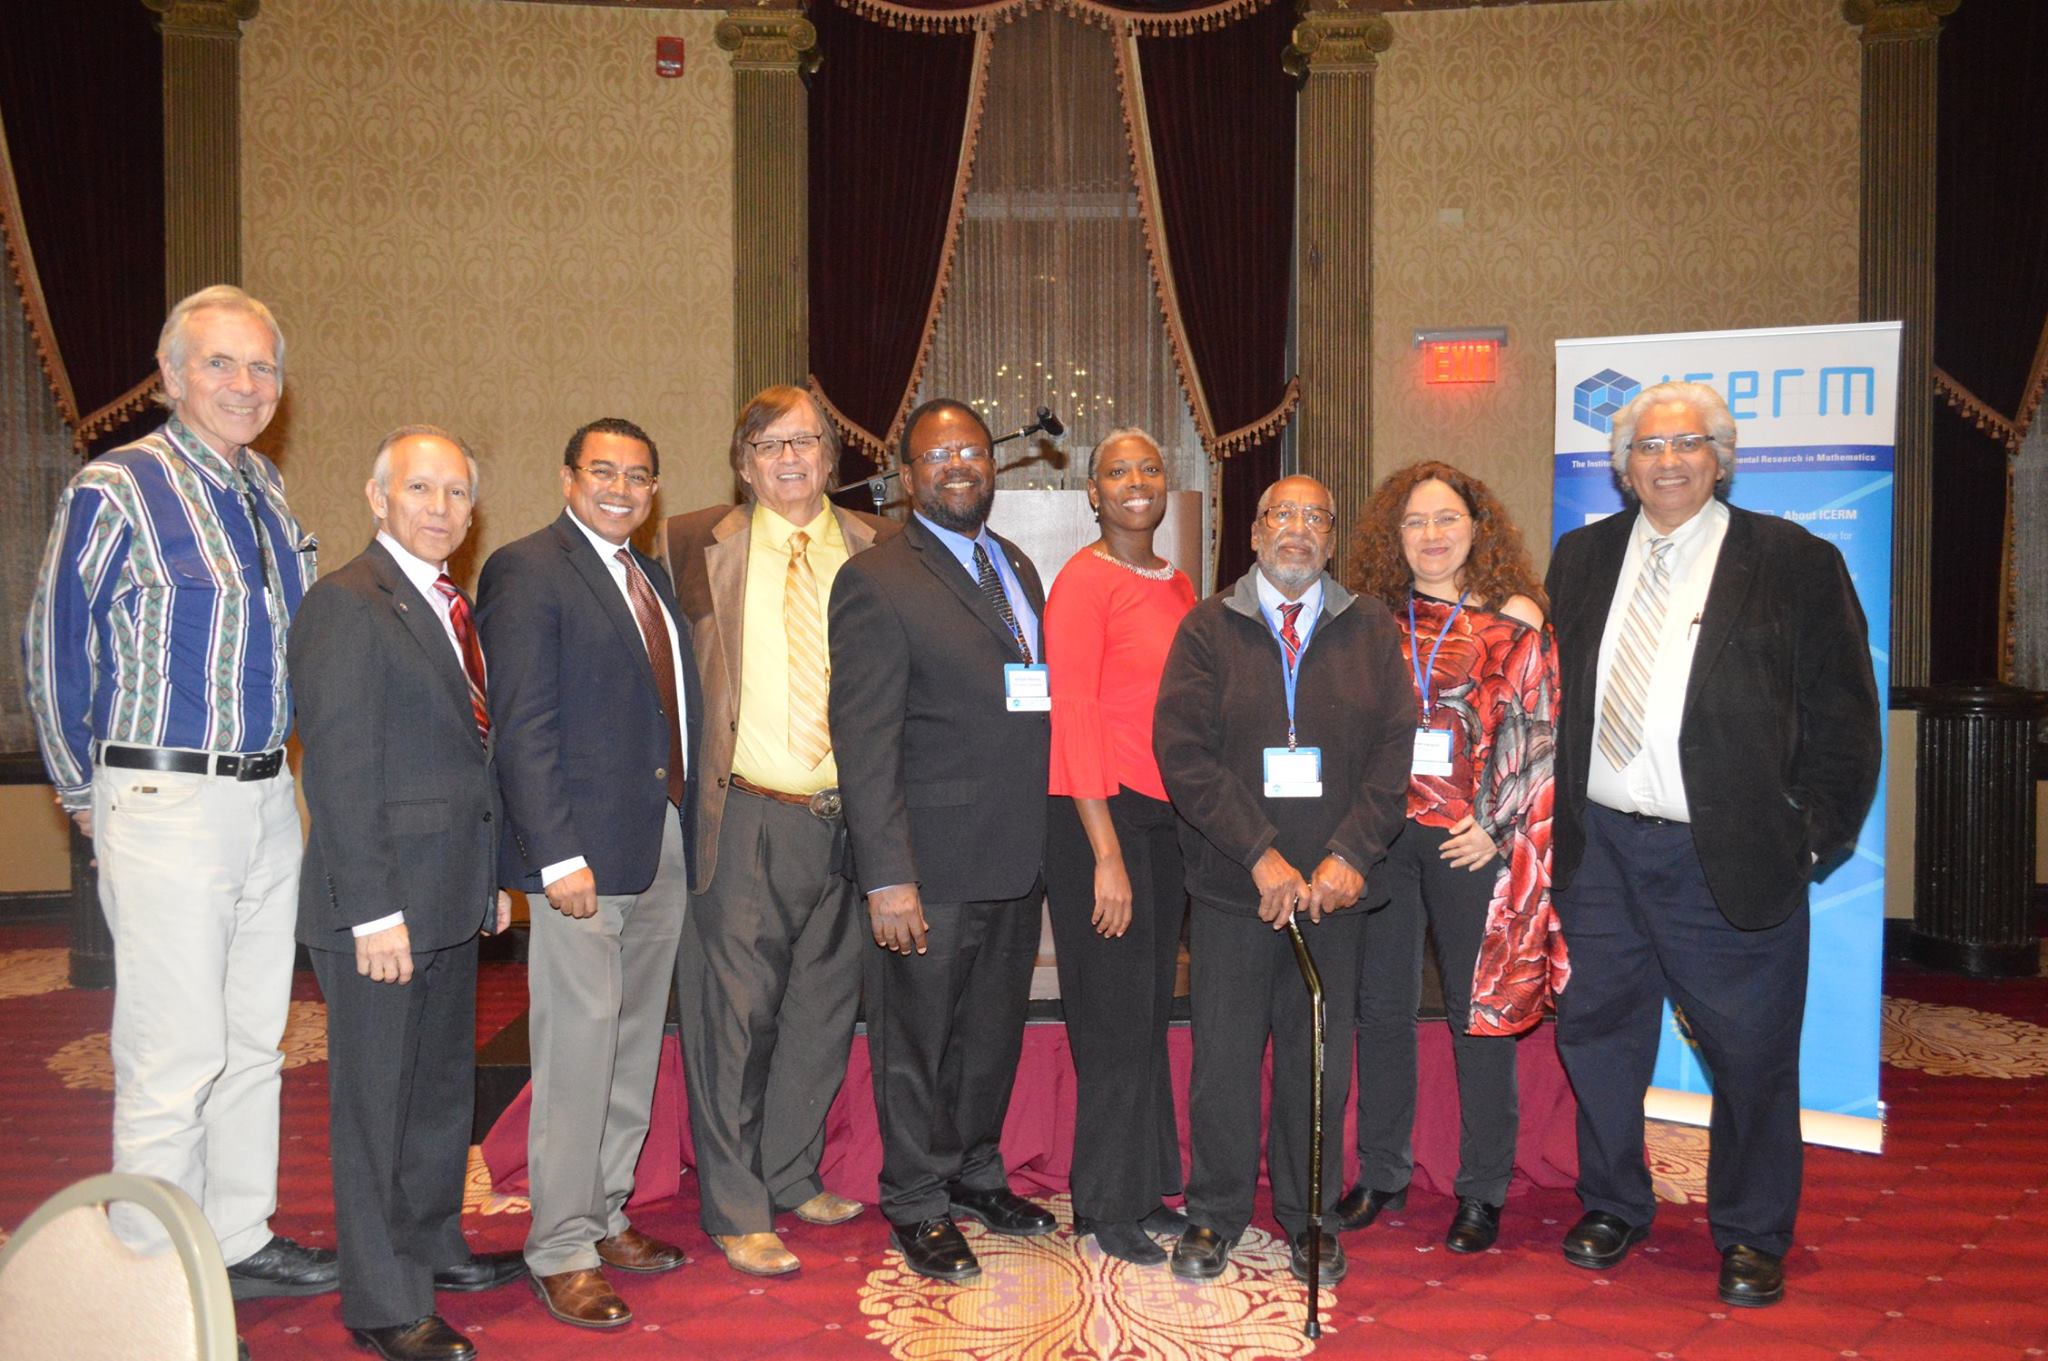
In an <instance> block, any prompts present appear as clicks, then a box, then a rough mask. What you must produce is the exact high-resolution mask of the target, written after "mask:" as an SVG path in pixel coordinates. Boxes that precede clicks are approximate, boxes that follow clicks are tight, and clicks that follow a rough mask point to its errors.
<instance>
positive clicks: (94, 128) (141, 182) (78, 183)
mask: <svg viewBox="0 0 2048 1361" xmlns="http://www.w3.org/2000/svg"><path fill="white" fill-rule="evenodd" d="M19 9H20V11H21V12H20V13H18V14H17V15H15V16H14V17H12V18H10V19H9V21H8V23H7V29H6V38H5V40H4V41H0V120H4V122H5V124H6V135H7V148H8V152H9V158H10V159H11V161H12V162H13V166H14V178H15V186H16V191H17V196H18V202H19V205H20V211H21V218H20V221H19V222H16V223H12V224H10V225H11V226H12V227H13V228H14V230H16V231H18V232H20V233H21V234H22V235H25V236H26V238H27V241H28V245H29V248H30V250H31V251H32V252H33V253H34V257H35V267H36V276H37V279H38V281H39V282H40V285H41V290H40V291H41V295H42V299H43V303H44V306H45V316H43V317H37V316H34V315H33V314H32V315H31V325H34V326H36V327H37V328H38V330H39V331H40V330H42V329H43V327H44V326H45V325H47V328H48V334H46V335H44V336H43V340H44V343H46V344H52V345H54V347H55V349H56V351H57V353H58V354H59V355H60V356H61V358H62V363H63V370H64V372H65V374H66V375H68V377H69V380H70V388H71V397H72V401H73V404H74V407H75V410H72V411H67V412H66V413H65V416H66V419H67V421H76V420H78V419H90V418H91V417H92V415H93V414H94V413H96V412H99V411H101V410H102V409H103V408H106V407H107V406H109V404H111V403H114V402H116V401H118V400H119V399H120V398H121V397H122V396H123V395H124V394H127V393H129V392H130V391H131V390H133V389H134V388H135V386H136V385H137V384H138V383H140V382H142V381H144V380H146V379H147V378H148V377H149V376H150V375H151V374H152V373H153V372H154V371H155V364H154V362H153V361H152V360H151V358H150V355H151V352H152V351H153V350H155V348H156V336H157V330H158V328H159V327H160V326H162V324H163V317H164V158H163V146H164V131H163V40H162V38H161V37H160V36H159V35H158V33H157V28H156V17H155V16H154V15H152V14H151V13H150V12H149V11H148V10H146V9H145V8H143V6H142V5H141V4H139V3H137V0H65V3H62V4H35V5H23V6H20V7H19ZM138 417H139V419H138ZM128 420H129V424H131V425H138V426H139V425H141V424H146V423H149V422H151V421H153V420H154V417H153V415H152V414H151V413H150V412H149V410H148V409H147V408H146V407H145V408H141V409H140V410H139V411H130V412H129V413H128ZM122 433H123V432H122V430H121V429H120V428H119V426H118V425H117V426H116V427H115V428H113V429H108V430H101V431H99V432H97V437H96V438H95V439H94V440H93V444H94V445H95V446H96V447H106V446H108V445H109V444H111V443H112V442H113V441H114V437H117V436H119V435H120V434H122Z"/></svg>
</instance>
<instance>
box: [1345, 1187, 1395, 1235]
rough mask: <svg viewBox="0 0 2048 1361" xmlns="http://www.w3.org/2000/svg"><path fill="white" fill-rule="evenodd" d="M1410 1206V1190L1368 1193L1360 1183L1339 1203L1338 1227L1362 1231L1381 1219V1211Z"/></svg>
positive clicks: (1346, 1193)
mask: <svg viewBox="0 0 2048 1361" xmlns="http://www.w3.org/2000/svg"><path fill="white" fill-rule="evenodd" d="M1407 1204H1408V1188H1407V1187H1405V1186H1404V1187H1402V1188H1401V1189H1400V1190H1398V1191H1368V1190H1367V1189H1366V1188H1365V1183H1364V1182H1360V1183H1359V1184H1358V1185H1356V1186H1354V1187H1352V1188H1351V1189H1350V1190H1349V1191H1346V1192H1345V1193H1344V1198H1343V1199H1342V1200H1339V1201H1338V1202H1337V1227H1338V1228H1340V1229H1362V1228H1364V1227H1365V1226H1366V1225H1368V1224H1370V1223H1372V1222H1373V1221H1374V1220H1375V1219H1378V1218H1379V1217H1380V1211H1381V1210H1398V1209H1401V1208H1402V1207H1404V1206H1406V1205H1407Z"/></svg>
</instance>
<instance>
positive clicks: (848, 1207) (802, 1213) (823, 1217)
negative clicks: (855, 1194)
mask: <svg viewBox="0 0 2048 1361" xmlns="http://www.w3.org/2000/svg"><path fill="white" fill-rule="evenodd" d="M865 1209H867V1206H865V1205H863V1204H861V1203H860V1202H859V1201H857V1200H848V1199H847V1198H846V1197H845V1196H835V1195H833V1194H832V1193H831V1192H830V1191H820V1192H818V1194H816V1195H815V1196H812V1197H811V1198H810V1199H809V1200H807V1201H805V1202H804V1203H803V1204H801V1205H799V1206H797V1207H796V1210H795V1214H796V1217H797V1218H798V1219H801V1220H802V1221H803V1222H804V1223H806V1224H818V1225H822V1226H823V1227H825V1228H830V1227H832V1226H833V1225H834V1224H844V1223H845V1222H846V1221H847V1220H849V1219H852V1218H853V1217H854V1216H856V1215H858V1214H859V1213H860V1212H861V1211H862V1210H865Z"/></svg>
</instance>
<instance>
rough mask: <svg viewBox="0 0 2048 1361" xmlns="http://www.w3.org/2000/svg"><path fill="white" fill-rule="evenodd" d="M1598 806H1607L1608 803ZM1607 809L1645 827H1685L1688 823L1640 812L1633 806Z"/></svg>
mask: <svg viewBox="0 0 2048 1361" xmlns="http://www.w3.org/2000/svg"><path fill="white" fill-rule="evenodd" d="M1598 806H1599V807H1601V808H1607V805H1606V804H1600V805H1598ZM1607 811H1608V812H1610V813H1612V814H1614V815H1615V816H1616V817H1618V818H1627V819H1628V820H1629V821H1630V822H1634V823H1640V824H1641V825H1642V826H1644V827H1683V826H1685V825H1686V824H1685V823H1683V822H1680V821H1679V820H1678V819H1677V818H1657V817H1651V816H1650V815H1649V814H1648V813H1638V812H1636V811H1635V810H1634V809H1632V808H1607Z"/></svg>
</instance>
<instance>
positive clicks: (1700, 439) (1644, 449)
mask: <svg viewBox="0 0 2048 1361" xmlns="http://www.w3.org/2000/svg"><path fill="white" fill-rule="evenodd" d="M1713 442H1714V441H1713V439H1712V438H1711V437H1709V436H1707V435H1673V436H1671V437H1670V438H1669V439H1666V438H1664V437H1663V436H1662V435H1652V436H1650V437H1649V438H1648V439H1639V440H1635V441H1633V442H1632V443H1630V445H1629V446H1628V447H1629V452H1631V453H1633V454H1636V455H1637V456H1639V457H1641V458H1658V457H1660V456H1662V454H1663V453H1664V451H1665V450H1666V449H1669V450H1670V451H1671V452H1672V453H1674V454H1681V455H1682V454H1696V453H1698V452H1699V451H1700V450H1702V449H1704V448H1706V447H1707V446H1708V445H1709V444H1712V443H1713Z"/></svg>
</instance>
